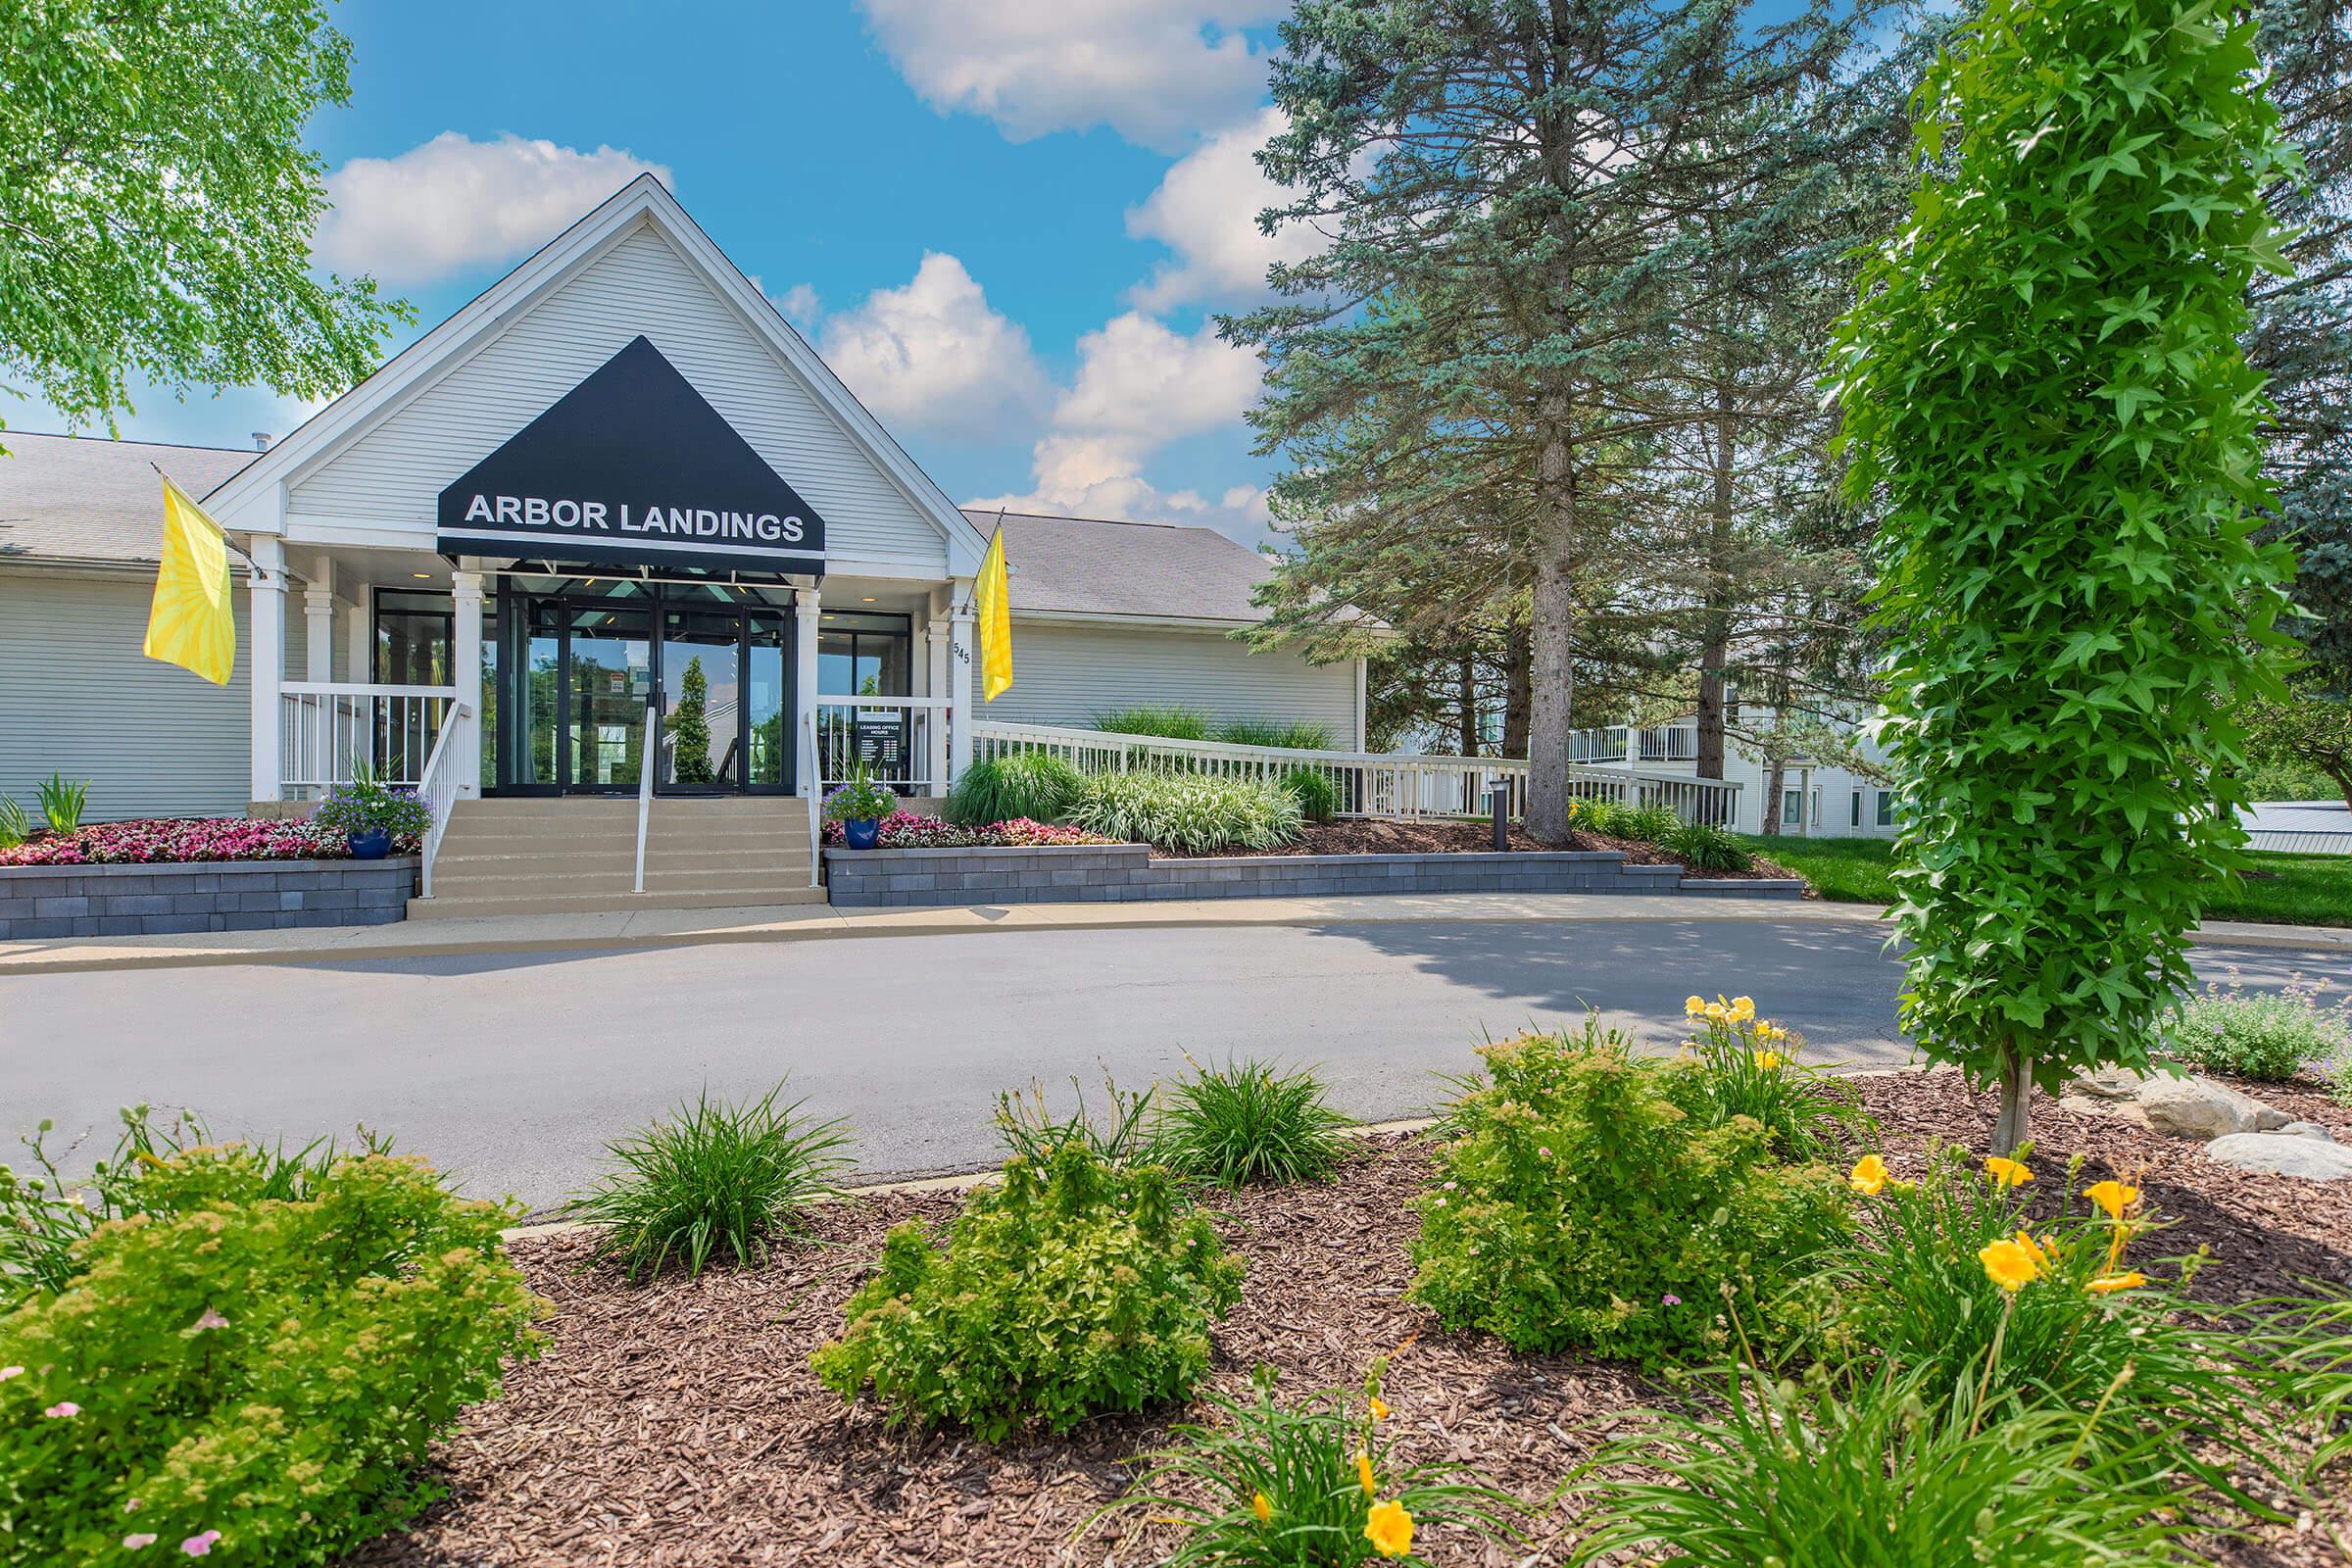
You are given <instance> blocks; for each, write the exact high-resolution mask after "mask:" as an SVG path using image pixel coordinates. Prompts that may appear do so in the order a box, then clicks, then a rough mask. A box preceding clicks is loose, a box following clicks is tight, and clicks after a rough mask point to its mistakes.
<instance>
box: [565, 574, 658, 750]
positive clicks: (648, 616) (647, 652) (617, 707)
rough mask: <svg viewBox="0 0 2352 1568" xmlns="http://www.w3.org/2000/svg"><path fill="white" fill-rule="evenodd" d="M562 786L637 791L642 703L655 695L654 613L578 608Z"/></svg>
mask: <svg viewBox="0 0 2352 1568" xmlns="http://www.w3.org/2000/svg"><path fill="white" fill-rule="evenodd" d="M567 618H568V620H569V626H568V630H569V633H570V642H571V661H570V686H571V704H570V711H569V713H568V714H566V715H565V720H564V738H565V740H566V741H568V742H569V745H568V746H567V747H566V751H567V752H568V754H569V755H568V759H567V760H568V762H569V768H568V771H567V774H566V776H565V778H564V785H565V787H566V788H569V789H573V790H581V791H589V792H601V791H607V790H616V791H623V792H626V793H629V794H635V793H636V790H637V781H638V777H639V774H638V770H639V769H640V768H642V767H643V766H644V765H645V714H646V703H647V701H648V700H649V699H650V698H651V697H652V696H653V693H654V651H653V622H654V617H653V612H652V611H651V610H650V609H648V608H647V607H645V606H643V605H631V604H605V603H601V602H591V603H588V604H575V605H573V606H571V607H569V609H568V612H567Z"/></svg>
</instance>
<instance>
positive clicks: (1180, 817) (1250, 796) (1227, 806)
mask: <svg viewBox="0 0 2352 1568" xmlns="http://www.w3.org/2000/svg"><path fill="white" fill-rule="evenodd" d="M1069 818H1070V820H1071V821H1072V822H1073V823H1075V824H1076V825H1077V826H1079V827H1082V828H1085V829H1087V830H1088V831H1089V832H1094V833H1101V834H1103V835H1104V836H1105V837H1108V838H1114V839H1118V840H1120V841H1122V842H1124V843H1129V844H1155V845H1157V846H1159V847H1160V848H1162V849H1169V850H1183V851H1187V852H1190V853H1194V854H1200V853H1202V852H1205V851H1209V850H1219V849H1225V848H1228V847H1238V848H1241V849H1247V850H1269V849H1273V848H1276V847H1277V846H1280V845H1284V844H1288V843H1290V842H1292V841H1293V840H1294V839H1296V838H1298V837H1299V831H1300V828H1301V826H1302V822H1303V818H1302V816H1301V813H1300V811H1299V798H1298V797H1297V796H1295V795H1293V794H1291V793H1290V791H1288V790H1285V789H1280V788H1277V787H1276V786H1274V785H1272V784H1257V783H1252V782H1250V781H1249V780H1246V779H1232V778H1210V777H1206V776H1204V775H1201V774H1198V773H1098V774H1096V775H1095V776H1094V777H1092V778H1089V779H1088V780H1087V781H1086V788H1085V790H1084V791H1083V792H1082V793H1081V794H1080V795H1079V797H1078V799H1077V800H1076V801H1075V802H1073V803H1072V805H1071V807H1070V811H1069Z"/></svg>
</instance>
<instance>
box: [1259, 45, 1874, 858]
mask: <svg viewBox="0 0 2352 1568" xmlns="http://www.w3.org/2000/svg"><path fill="white" fill-rule="evenodd" d="M1876 14H1877V13H1876V8H1875V6H1874V5H1872V4H1869V3H1854V0H1848V3H1844V4H1833V3H1832V0H1811V3H1809V4H1806V5H1804V6H1802V7H1801V8H1799V9H1798V10H1797V11H1796V12H1795V14H1794V15H1792V16H1788V17H1784V18H1782V19H1781V20H1778V21H1776V22H1773V23H1771V24H1765V23H1763V22H1762V21H1760V20H1759V19H1758V18H1757V17H1756V16H1755V15H1754V13H1753V8H1752V7H1750V6H1748V5H1745V4H1740V3H1737V0H1735V3H1731V4H1724V3H1719V0H1554V3H1541V0H1299V5H1298V7H1297V9H1296V10H1295V12H1294V13H1293V15H1292V16H1291V18H1290V20H1289V21H1288V22H1286V23H1285V24H1284V25H1283V27H1282V40H1283V42H1282V49H1281V51H1280V52H1279V53H1278V54H1277V55H1276V57H1275V59H1274V63H1273V70H1272V92H1273V97H1274V101H1275V104H1276V105H1277V107H1279V108H1280V109H1281V110H1282V111H1283V112H1284V114H1285V116H1286V118H1287V120H1288V128H1287V129H1286V130H1285V131H1284V132H1282V133H1281V134H1279V135H1277V136H1276V137H1275V138H1274V139H1273V140H1272V141H1271V142H1270V143H1269V144H1268V146H1267V147H1266V149H1265V150H1264V152H1263V153H1261V154H1260V157H1259V162H1260V164H1261V166H1262V167H1263V168H1264V169H1265V170H1266V172H1268V173H1269V174H1270V175H1271V176H1272V177H1273V178H1274V179H1275V180H1276V181H1277V182H1278V183H1280V184H1282V185H1284V186H1286V187H1287V188H1288V191H1289V201H1288V203H1287V204H1286V205H1285V206H1283V207H1280V208H1278V209H1276V210H1274V211H1273V212H1271V213H1269V214H1267V215H1265V217H1264V218H1263V219H1262V220H1261V221H1264V222H1267V223H1268V224H1269V225H1271V224H1274V223H1279V222H1280V221H1285V220H1293V221H1300V222H1304V223H1309V224H1313V225H1316V226H1317V227H1319V228H1320V229H1321V230H1322V231H1323V232H1325V233H1326V234H1328V235H1330V236H1331V237H1330V241H1329V243H1328V245H1327V246H1326V248H1325V249H1324V250H1323V251H1322V252H1321V253H1320V254H1318V255H1317V256H1315V257H1313V258H1310V259H1308V260H1305V261H1302V262H1299V263H1298V264H1296V265H1290V266H1278V267H1276V268H1275V269H1274V270H1273V271H1272V274H1271V280H1272V282H1273V284H1274V286H1275V288H1276V290H1277V292H1278V293H1279V294H1280V295H1281V296H1282V298H1281V300H1280V301H1279V302H1278V303H1277V304H1275V305H1273V306H1270V307H1268V308H1266V309H1264V310H1261V311H1258V312H1256V313H1253V314H1252V315H1250V316H1249V317H1247V318H1244V319H1239V320H1228V321H1227V322H1225V323H1224V325H1225V330H1226V331H1227V333H1228V334H1229V335H1230V336H1232V337H1233V338H1235V339H1236V340H1238V341H1241V342H1246V343H1252V344H1256V345H1258V346H1260V347H1261V348H1262V349H1263V351H1264V353H1265V355H1266V358H1267V362H1268V375H1267V396H1266V399H1265V401H1264V402H1263V404H1262V405H1261V407H1260V408H1259V410H1258V411H1257V412H1256V414H1255V415H1254V416H1253V417H1254V418H1255V420H1256V422H1257V424H1258V428H1259V430H1260V433H1261V437H1262V444H1263V445H1264V447H1265V448H1266V449H1267V450H1277V449H1279V450H1285V451H1287V452H1288V453H1289V454H1290V455H1291V456H1292V458H1293V459H1294V467H1293V469H1292V471H1291V473H1290V474H1289V475H1288V476H1286V482H1285V484H1284V485H1283V486H1282V487H1281V488H1280V489H1279V491H1278V497H1279V500H1280V501H1281V503H1282V504H1283V506H1284V507H1285V508H1286V509H1288V510H1286V511H1285V513H1284V515H1289V516H1299V515H1317V514H1320V515H1328V516H1337V515H1340V514H1342V513H1344V512H1346V511H1347V510H1348V507H1349V506H1350V505H1351V502H1352V500H1353V499H1355V498H1357V497H1358V496H1360V493H1361V490H1362V487H1363V483H1364V481H1363V477H1362V476H1363V475H1364V474H1365V473H1366V472H1367V471H1380V470H1385V472H1386V473H1387V475H1388V477H1387V478H1386V479H1385V481H1384V484H1383V488H1382V491H1381V494H1380V495H1379V496H1378V498H1377V499H1378V502H1379V506H1380V509H1381V512H1382V515H1384V517H1385V518H1386V519H1388V527H1387V530H1386V535H1387V536H1386V537H1385V538H1384V539H1383V540H1381V541H1379V544H1380V548H1381V551H1382V554H1383V555H1384V556H1385V557H1386V558H1387V559H1388V560H1390V561H1404V560H1409V559H1410V558H1411V557H1412V555H1413V554H1414V553H1415V552H1416V551H1417V552H1420V553H1422V554H1423V555H1424V556H1425V557H1427V558H1428V559H1432V560H1438V561H1444V562H1445V564H1446V569H1447V570H1448V571H1450V570H1452V563H1451V562H1450V561H1446V555H1447V553H1446V551H1445V549H1444V542H1443V539H1442V538H1441V537H1440V531H1441V530H1446V529H1449V528H1454V527H1459V526H1463V525H1471V526H1476V527H1477V528H1479V530H1480V533H1481V549H1482V551H1483V553H1484V555H1485V556H1486V557H1487V558H1488V559H1489V560H1491V561H1493V562H1495V563H1497V564H1500V565H1501V567H1502V570H1501V573H1500V576H1499V581H1498V586H1500V587H1507V588H1508V590H1509V593H1508V595H1505V594H1503V593H1500V592H1497V593H1495V594H1491V595H1487V596H1485V601H1484V602H1488V603H1493V602H1495V601H1498V600H1501V599H1503V598H1506V597H1508V598H1511V599H1515V598H1516V595H1517V594H1518V593H1520V592H1524V593H1525V594H1526V596H1527V605H1528V610H1527V614H1526V625H1527V629H1528V632H1529V655H1528V715H1529V716H1528V755H1529V758H1530V762H1531V767H1530V787H1529V796H1528V808H1527V825H1528V829H1529V831H1530V832H1531V833H1532V834H1534V835H1535V836H1536V837H1538V838H1540V839H1543V840H1545V841H1548V842H1554V843H1557V842H1562V841H1564V840H1565V839H1566V837H1567V834H1568V817H1569V806H1570V795H1569V767H1570V765H1571V764H1570V760H1569V755H1568V747H1569V734H1570V731H1571V728H1572V723H1573V720H1572V714H1571V702H1572V698H1573V695H1574V685H1575V668H1576V662H1577V659H1578V652H1579V649H1578V640H1579V632H1580V629H1581V628H1582V627H1583V626H1584V625H1585V623H1586V621H1587V619H1588V609H1589V606H1590V605H1591V603H1592V602H1593V600H1594V599H1595V598H1596V597H1600V596H1604V595H1605V594H1606V593H1608V592H1610V591H1612V589H1613V574H1612V573H1611V572H1610V571H1609V569H1608V551H1609V549H1610V546H1611V542H1612V540H1613V539H1615V538H1617V537H1619V536H1620V535H1621V534H1622V533H1624V532H1625V531H1626V526H1627V518H1628V517H1629V516H1632V515H1638V514H1639V513H1640V511H1641V510H1642V508H1644V507H1646V506H1648V505H1650V489H1651V487H1650V486H1649V485H1648V484H1647V483H1645V482H1644V481H1643V478H1642V473H1641V471H1640V462H1641V460H1642V456H1643V454H1644V452H1645V451H1646V449H1647V447H1648V445H1649V444H1650V443H1652V442H1654V440H1655V439H1656V437H1657V434H1658V432H1659V429H1660V426H1661V421H1664V420H1672V419H1674V418H1679V417H1686V416H1684V415H1683V414H1681V413H1679V412H1676V411H1675V410H1674V409H1672V408H1671V407H1670V405H1671V403H1672V397H1671V389H1670V387H1669V385H1668V382H1667V378H1666V377H1665V375H1664V374H1663V370H1662V366H1663V362H1664V361H1665V359H1666V356H1665V355H1664V354H1663V352H1662V350H1663V348H1664V345H1665V343H1666V341H1667V337H1668V322H1669V321H1670V319H1671V317H1672V313H1673V311H1674V309H1675V308H1676V299H1677V290H1676V282H1677V279H1678V278H1681V277H1684V276H1686V275H1688V273H1689V270H1690V268H1691V263H1692V262H1693V261H1694V260H1696V259H1697V258H1699V257H1701V256H1702V255H1704V254H1705V252H1706V250H1707V248H1708V247H1709V246H1710V245H1725V246H1728V245H1734V244H1746V243H1749V242H1750V241H1751V240H1752V239H1753V238H1754V237H1755V236H1756V235H1757V234H1760V233H1767V232H1769V228H1768V225H1752V224H1750V225H1738V226H1735V227H1734V228H1733V229H1732V230H1731V231H1728V232H1724V233H1720V234H1716V235H1713V236H1709V235H1708V234H1707V233H1706V232H1705V231H1704V230H1703V228H1697V229H1694V228H1693V227H1692V226H1691V224H1689V223H1688V222H1686V218H1687V216H1688V215H1689V214H1690V213H1691V212H1692V211H1693V210H1697V209H1703V208H1704V207H1706V206H1707V205H1708V204H1709V203H1710V202H1713V201H1715V200H1716V199H1718V197H1719V195H1720V192H1721V189H1722V186H1723V184H1724V182H1725V180H1726V177H1727V176H1726V173H1725V171H1726V170H1727V169H1740V168H1746V167H1751V166H1753V165H1755V164H1757V163H1759V162H1760V161H1762V160H1764V159H1766V158H1767V157H1769V156H1770V155H1771V154H1772V152H1773V149H1774V147H1775V145H1776V144H1779V143H1783V142H1785V141H1786V140H1787V139H1788V138H1789V136H1790V135H1791V132H1792V128H1793V126H1794V125H1795V124H1796V123H1799V122H1801V120H1802V118H1803V116H1804V115H1805V114H1807V113H1809V112H1810V111H1811V109H1812V107H1813V106H1814V105H1815V104H1817V103H1818V102H1819V101H1820V100H1821V99H1823V98H1825V97H1829V96H1834V95H1835V94H1836V93H1837V92H1838V91H1840V90H1841V86H1840V82H1841V78H1842V73H1841V66H1842V64H1843V63H1844V62H1845V60H1846V59H1847V57H1848V54H1849V52H1850V51H1851V49H1852V47H1853V45H1854V42H1855V40H1856V38H1857V37H1858V36H1860V35H1862V34H1863V33H1865V32H1867V31H1868V29H1869V28H1870V27H1872V26H1873V25H1875V18H1876ZM1758 102H1768V103H1777V102H1787V103H1789V105H1791V106H1792V108H1791V111H1790V113H1789V114H1780V115H1774V116H1768V117H1760V118H1759V117H1755V116H1753V115H1752V114H1751V113H1750V111H1751V109H1752V106H1753V105H1755V104H1757V103H1758ZM1515 533H1516V534H1517V536H1518V537H1520V538H1523V539H1524V548H1514V544H1513V536H1514V534H1515ZM1496 540H1499V543H1495V542H1494V541H1496Z"/></svg>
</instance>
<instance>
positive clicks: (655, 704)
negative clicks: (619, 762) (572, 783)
mask: <svg viewBox="0 0 2352 1568" xmlns="http://www.w3.org/2000/svg"><path fill="white" fill-rule="evenodd" d="M645 728H646V733H647V734H649V735H656V736H659V735H661V734H662V728H663V726H662V690H661V688H660V687H656V688H655V689H654V690H653V692H652V694H651V695H649V696H648V697H647V698H646V702H645ZM665 760H667V759H666V758H665V757H663V756H662V754H660V753H657V754H656V756H655V758H654V759H651V760H648V761H647V762H646V763H644V764H641V765H640V766H639V767H638V769H637V880H636V882H635V883H634V884H633V885H632V886H631V887H630V889H629V891H630V892H631V893H643V892H644V891H645V830H646V829H647V828H648V827H649V826H651V825H652V823H653V819H654V775H655V774H656V773H658V772H660V771H661V765H660V764H661V762H662V761H665Z"/></svg>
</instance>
